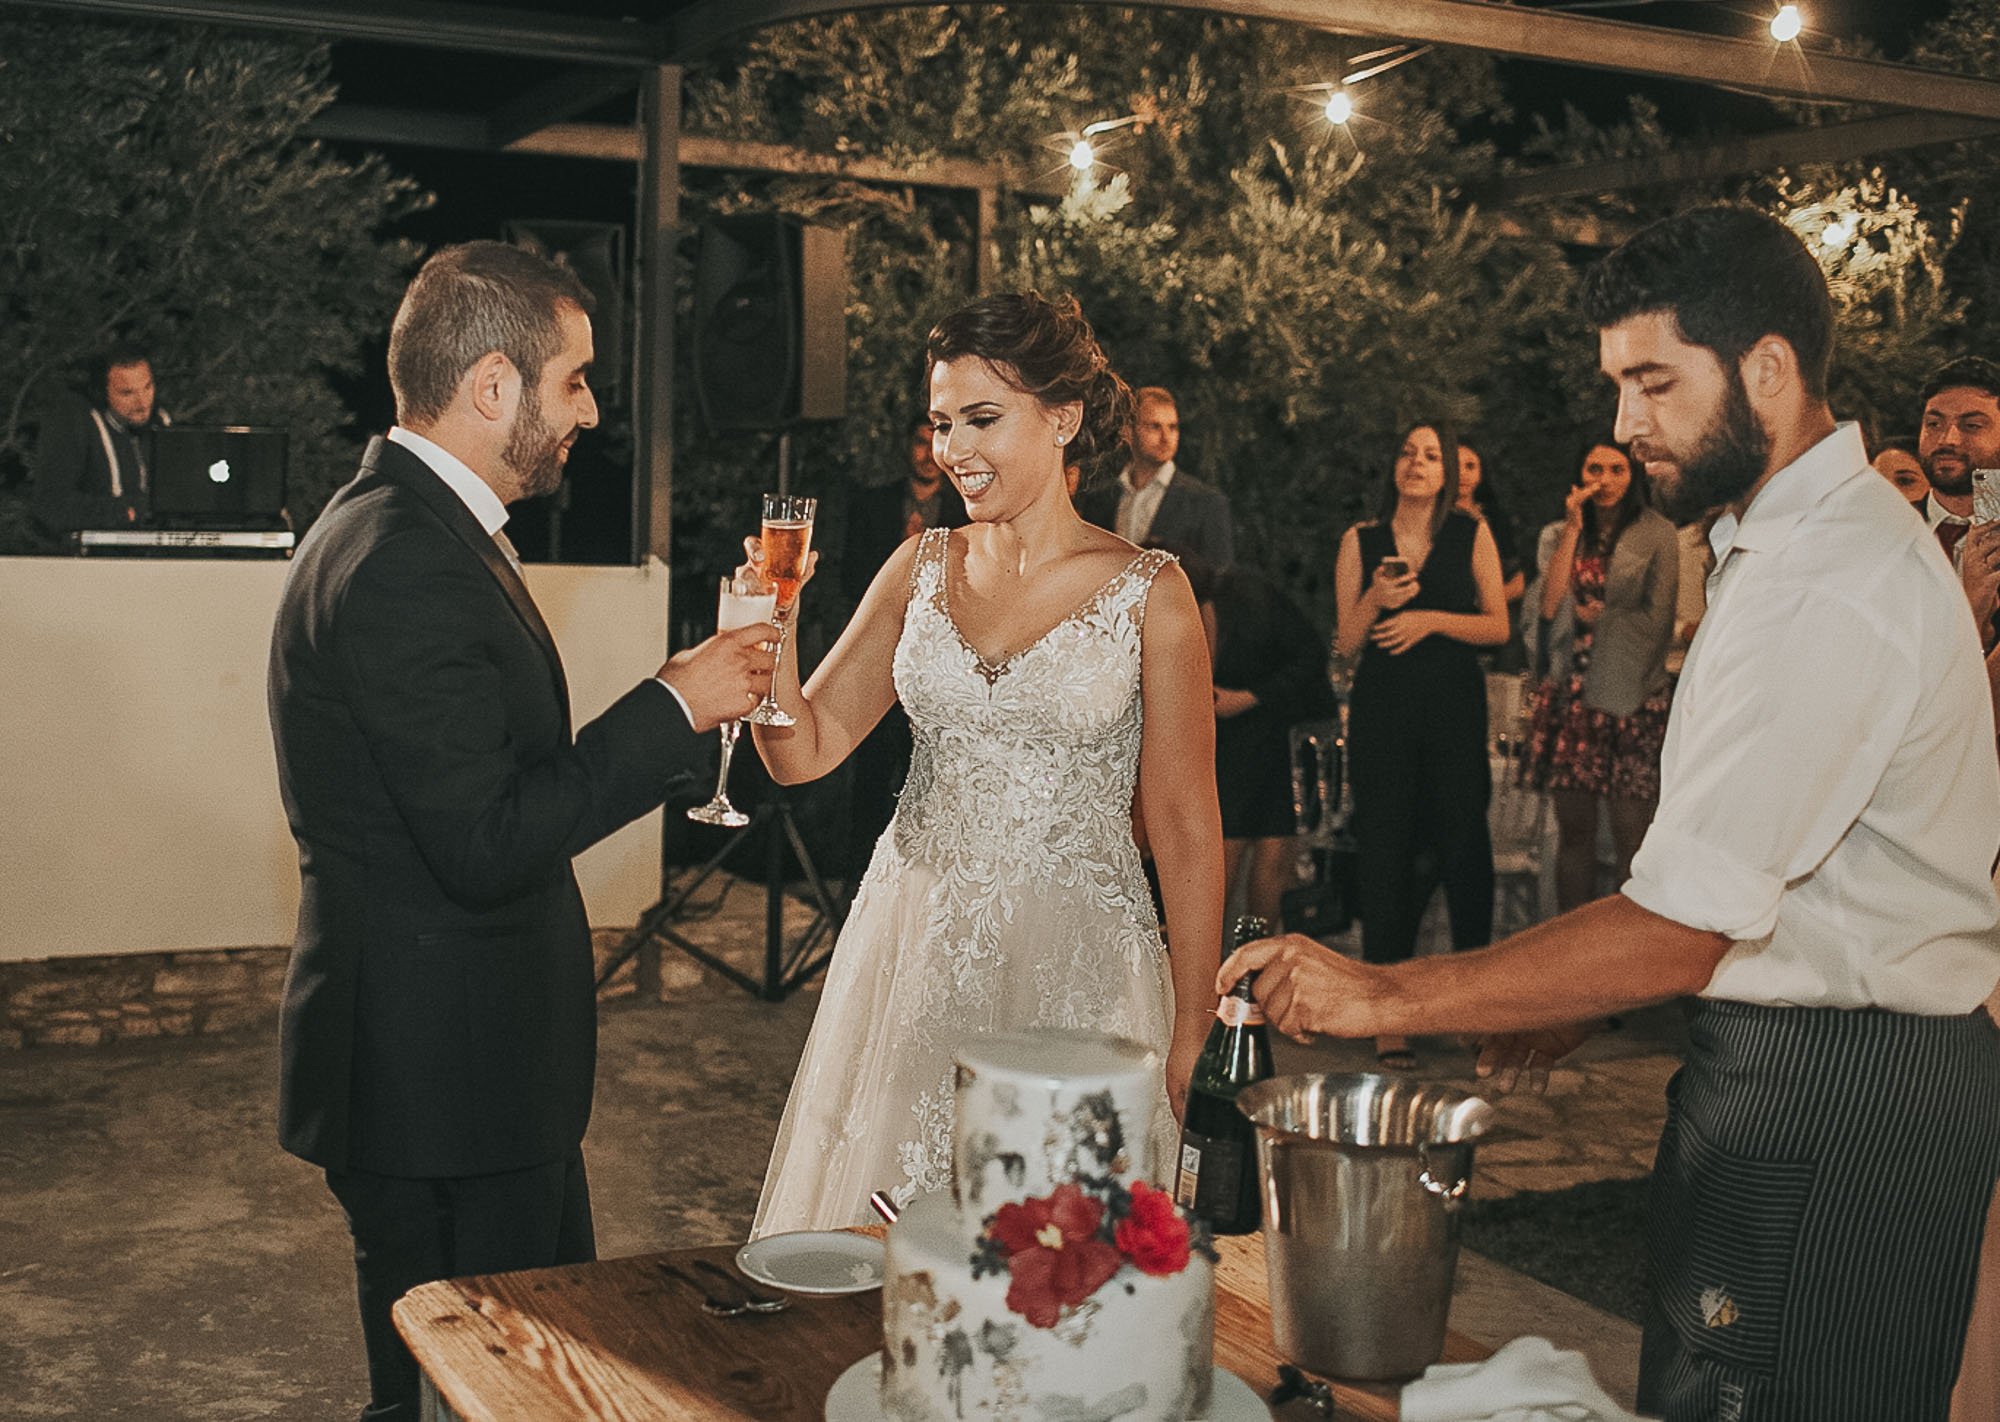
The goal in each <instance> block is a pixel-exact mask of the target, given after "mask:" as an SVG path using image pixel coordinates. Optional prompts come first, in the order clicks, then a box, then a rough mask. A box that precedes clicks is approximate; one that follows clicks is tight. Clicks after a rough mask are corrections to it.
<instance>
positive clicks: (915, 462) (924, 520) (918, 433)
mask: <svg viewBox="0 0 2000 1422" xmlns="http://www.w3.org/2000/svg"><path fill="white" fill-rule="evenodd" d="M933 434H934V431H933V430H932V429H931V422H930V417H929V416H928V415H923V416H919V417H918V419H917V421H916V423H915V424H913V425H911V426H910V449H909V454H910V477H909V478H907V479H898V480H897V481H896V482H895V483H893V484H872V485H869V486H867V487H865V488H857V489H856V490H855V491H854V493H853V495H852V496H851V497H850V498H849V499H848V501H847V537H846V540H845V541H844V542H843V544H842V546H841V554H840V587H841V591H842V592H844V593H846V594H847V600H848V602H849V603H854V604H858V603H859V602H860V601H861V595H862V594H863V593H865V592H867V591H868V584H869V583H871V582H873V581H874V580H875V574H876V573H878V572H880V571H881V569H882V565H883V564H884V563H886V562H888V561H889V555H890V554H891V553H894V552H895V551H896V550H897V549H898V548H900V547H902V546H903V541H904V540H905V539H909V538H915V537H916V536H917V535H918V534H920V533H922V532H923V531H924V530H925V529H927V528H963V527H964V526H965V522H966V514H965V500H964V499H962V498H960V497H959V493H958V490H957V489H955V488H953V487H952V485H951V481H950V480H949V479H946V478H945V477H944V470H942V469H940V468H938V463H937V457H936V456H935V455H934V454H933V453H932V451H931V438H932V435H933Z"/></svg>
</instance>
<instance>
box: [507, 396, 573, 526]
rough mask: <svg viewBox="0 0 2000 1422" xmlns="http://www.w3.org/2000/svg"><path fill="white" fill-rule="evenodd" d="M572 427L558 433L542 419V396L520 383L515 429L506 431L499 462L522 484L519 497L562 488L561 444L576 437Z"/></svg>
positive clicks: (537, 495)
mask: <svg viewBox="0 0 2000 1422" xmlns="http://www.w3.org/2000/svg"><path fill="white" fill-rule="evenodd" d="M575 433H576V429H575V427H574V426H572V427H571V428H570V429H569V430H568V431H566V432H564V433H562V434H557V433H556V431H555V427H554V426H553V425H550V424H547V423H546V422H544V421H543V419H542V393H541V391H539V390H537V389H535V387H534V386H533V385H531V384H529V383H528V382H526V381H523V382H522V383H521V407H520V408H519V409H518V410H516V411H515V412H514V427H513V429H511V430H509V431H508V432H507V447H506V448H505V449H503V450H502V451H501V452H500V461H501V463H503V464H505V465H506V466H507V467H508V468H509V469H511V470H513V471H514V475H515V477H516V478H518V479H519V480H520V481H521V497H522V498H524V499H536V498H540V497H541V496H542V495H543V494H553V493H554V492H555V491H556V490H557V489H559V488H561V487H562V477H563V461H562V447H563V441H564V440H566V439H568V438H569V437H570V435H572V434H575Z"/></svg>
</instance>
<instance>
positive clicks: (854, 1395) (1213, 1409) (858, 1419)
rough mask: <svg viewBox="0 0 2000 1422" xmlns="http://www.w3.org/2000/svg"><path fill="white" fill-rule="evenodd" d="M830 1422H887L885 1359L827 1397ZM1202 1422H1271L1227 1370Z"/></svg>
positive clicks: (875, 1356) (854, 1373) (847, 1377)
mask: <svg viewBox="0 0 2000 1422" xmlns="http://www.w3.org/2000/svg"><path fill="white" fill-rule="evenodd" d="M826 1422H887V1417H886V1415H885V1414H884V1413H883V1411H882V1355H881V1354H880V1353H870V1354H869V1355H868V1356H867V1357H865V1358H863V1359H862V1360H861V1361H860V1362H858V1363H856V1364H855V1365H854V1366H853V1367H851V1368H849V1369H848V1370H847V1371H846V1372H844V1373H842V1374H841V1375H840V1379H839V1381H837V1382H836V1383H834V1385H833V1391H832V1392H830V1393H828V1394H827V1395H826ZM1201 1422H1271V1410H1270V1409H1269V1408H1268V1407H1266V1406H1264V1404H1263V1402H1262V1401H1260V1400H1259V1399H1258V1397H1257V1394H1256V1392H1255V1391H1254V1390H1253V1389H1252V1388H1251V1386H1250V1384H1249V1383H1247V1382H1245V1381H1243V1379H1241V1378H1239V1377H1237V1376H1236V1374H1234V1373H1232V1372H1229V1371H1227V1370H1225V1369H1223V1368H1217V1369H1216V1370H1215V1392H1214V1395H1213V1399H1212V1400H1211V1402H1210V1403H1209V1407H1208V1416H1207V1417H1205V1418H1203V1419H1201Z"/></svg>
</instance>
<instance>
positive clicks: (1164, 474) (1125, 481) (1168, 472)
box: [1118, 459, 1174, 494]
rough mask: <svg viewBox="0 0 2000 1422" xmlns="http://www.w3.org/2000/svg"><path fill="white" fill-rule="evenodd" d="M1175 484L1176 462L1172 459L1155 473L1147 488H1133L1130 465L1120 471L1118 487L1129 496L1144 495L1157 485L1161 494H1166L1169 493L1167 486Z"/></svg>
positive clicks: (1148, 481)
mask: <svg viewBox="0 0 2000 1422" xmlns="http://www.w3.org/2000/svg"><path fill="white" fill-rule="evenodd" d="M1173 482H1174V462H1173V460H1171V459H1169V460H1168V461H1167V462H1166V463H1165V464H1162V465H1161V466H1160V467H1159V468H1158V469H1157V470H1156V471H1154V474H1153V477H1152V478H1150V479H1148V480H1147V481H1146V484H1145V488H1134V487H1133V484H1132V466H1131V465H1129V464H1128V465H1126V466H1125V467H1124V468H1123V469H1121V470H1119V471H1118V487H1119V488H1121V489H1123V490H1124V491H1125V492H1126V493H1128V494H1142V493H1144V492H1145V491H1146V489H1150V488H1153V487H1154V486H1155V485H1158V486H1159V490H1160V492H1161V493H1163V494H1164V493H1165V492H1166V491H1167V485H1169V484H1171V483H1173Z"/></svg>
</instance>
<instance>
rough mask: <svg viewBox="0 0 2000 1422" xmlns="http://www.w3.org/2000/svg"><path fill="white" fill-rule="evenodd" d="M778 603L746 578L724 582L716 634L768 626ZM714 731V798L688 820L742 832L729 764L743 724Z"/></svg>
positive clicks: (744, 820) (741, 815) (743, 816)
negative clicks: (717, 754) (718, 740)
mask: <svg viewBox="0 0 2000 1422" xmlns="http://www.w3.org/2000/svg"><path fill="white" fill-rule="evenodd" d="M777 600H778V595H777V594H776V593H775V592H770V591H764V592H759V591H758V590H757V585H756V584H755V583H752V582H751V581H749V580H748V579H747V578H724V579H723V580H722V589H721V592H720V593H719V594H718V595H717V598H716V607H715V630H716V631H718V632H733V631H735V630H736V629H737V628H738V627H752V626H755V625H756V624H757V623H759V622H769V621H770V620H771V609H772V608H773V606H774V605H775V604H776V603H777ZM717 729H719V730H720V731H721V732H722V766H721V768H720V769H718V770H717V771H716V772H715V797H714V798H713V799H711V800H710V801H709V802H708V803H707V804H706V805H696V806H695V807H694V808H693V809H692V810H689V811H688V812H687V817H688V818H689V819H691V820H693V821H694V822H695V823H696V824H703V825H722V826H724V827H726V828H728V829H741V828H742V827H743V826H744V825H747V824H749V823H750V817H749V816H748V815H746V814H744V813H743V812H742V811H741V810H739V809H737V808H736V807H735V806H734V805H732V804H730V803H729V760H730V757H731V756H733V755H734V754H735V753H736V737H737V735H738V734H739V733H740V732H741V730H742V723H741V722H739V721H724V722H723V723H722V725H721V726H720V727H718V728H717Z"/></svg>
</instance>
